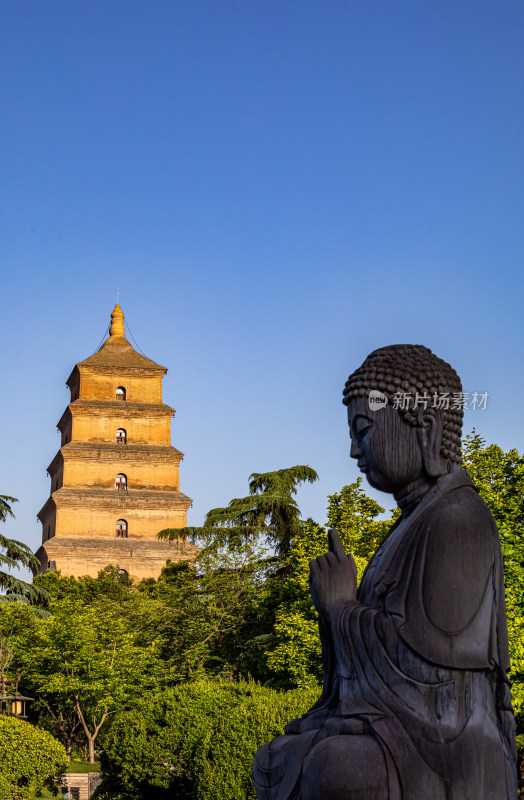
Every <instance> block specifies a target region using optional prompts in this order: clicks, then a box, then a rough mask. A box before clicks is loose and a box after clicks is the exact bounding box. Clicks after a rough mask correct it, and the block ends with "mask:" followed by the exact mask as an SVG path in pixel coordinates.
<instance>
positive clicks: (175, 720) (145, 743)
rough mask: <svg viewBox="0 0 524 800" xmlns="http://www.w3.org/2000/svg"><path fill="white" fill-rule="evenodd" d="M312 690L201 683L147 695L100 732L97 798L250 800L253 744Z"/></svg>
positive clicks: (304, 703)
mask: <svg viewBox="0 0 524 800" xmlns="http://www.w3.org/2000/svg"><path fill="white" fill-rule="evenodd" d="M318 694H319V690H318V689H314V690H301V691H290V692H278V691H276V690H274V689H268V688H264V687H261V686H258V685H257V684H254V683H245V682H242V683H234V684H226V683H216V682H211V681H201V682H197V683H193V684H185V685H182V686H178V687H175V688H174V689H171V690H168V691H166V692H165V693H164V694H162V695H156V696H154V697H151V698H149V699H148V700H145V701H144V703H143V705H142V706H141V707H140V709H134V710H132V711H128V712H125V713H123V714H121V715H119V716H118V717H116V718H115V720H114V721H113V724H112V725H111V728H110V730H109V731H108V733H107V734H106V735H105V737H104V742H103V744H104V748H105V753H104V755H103V756H102V773H103V775H104V781H103V784H102V787H101V789H100V792H99V796H100V797H101V798H102V797H104V796H106V797H113V798H116V797H119V798H121V799H122V800H161V799H162V798H177V800H182V799H187V800H217V798H220V800H247V798H249V800H251V799H252V798H255V793H254V789H253V786H252V782H251V766H252V763H253V758H254V755H255V753H256V751H257V749H258V748H259V747H260V746H261V745H262V744H264V742H267V741H269V740H270V739H273V738H274V737H275V736H278V735H279V734H281V733H282V732H283V728H284V725H285V724H286V723H287V722H289V720H291V719H293V718H294V717H297V716H300V715H301V714H303V713H304V712H305V711H307V710H308V708H310V707H311V705H312V704H313V703H314V701H315V700H316V698H317V696H318Z"/></svg>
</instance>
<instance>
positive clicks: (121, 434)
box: [116, 428, 127, 444]
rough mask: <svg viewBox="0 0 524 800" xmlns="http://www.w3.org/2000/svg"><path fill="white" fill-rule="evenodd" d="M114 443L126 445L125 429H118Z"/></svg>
mask: <svg viewBox="0 0 524 800" xmlns="http://www.w3.org/2000/svg"><path fill="white" fill-rule="evenodd" d="M116 443H117V444H126V443H127V431H126V429H125V428H119V429H118V430H117V432H116Z"/></svg>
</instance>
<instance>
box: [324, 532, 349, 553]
mask: <svg viewBox="0 0 524 800" xmlns="http://www.w3.org/2000/svg"><path fill="white" fill-rule="evenodd" d="M328 550H329V552H330V553H334V554H335V555H336V557H337V558H338V560H339V561H343V560H346V558H347V555H346V551H345V550H344V545H343V544H342V541H341V539H340V536H339V535H338V531H337V529H336V528H328Z"/></svg>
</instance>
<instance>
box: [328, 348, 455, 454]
mask: <svg viewBox="0 0 524 800" xmlns="http://www.w3.org/2000/svg"><path fill="white" fill-rule="evenodd" d="M373 389H376V390H378V391H379V392H382V393H383V394H385V395H386V396H387V398H388V403H390V404H392V402H393V399H394V396H395V395H397V396H398V393H400V394H401V395H403V396H407V395H410V397H411V402H410V404H409V405H408V407H407V408H402V407H399V408H398V410H399V413H400V414H402V415H403V417H404V419H405V420H406V421H407V422H409V424H410V425H417V424H418V421H417V411H418V409H414V402H415V399H416V397H417V394H418V397H419V400H420V398H421V397H422V396H423V395H426V396H429V398H430V400H429V402H428V408H429V407H431V406H433V407H438V408H439V410H440V413H441V414H442V422H443V433H442V445H441V449H440V452H441V453H442V455H443V456H444V457H445V458H447V459H449V460H450V461H453V462H455V463H458V464H460V463H462V455H461V451H460V441H461V433H462V418H463V408H462V405H461V403H460V399H459V398H461V397H462V384H461V382H460V378H459V376H458V375H457V373H456V372H455V370H454V369H453V367H452V366H450V365H449V364H448V363H447V362H446V361H443V360H442V359H441V358H439V357H438V356H436V355H434V354H433V353H432V352H431V350H429V349H428V348H427V347H424V346H423V345H421V344H393V345H390V346H389V347H381V348H380V349H379V350H374V351H373V352H372V353H370V355H369V356H368V357H367V358H366V360H365V361H364V363H363V364H362V366H361V367H359V368H358V369H357V370H355V372H353V374H352V375H350V376H349V378H348V379H347V381H346V385H345V388H344V400H343V402H344V404H345V405H349V403H350V401H351V400H352V399H353V398H354V397H367V396H368V395H369V392H370V391H372V390H373ZM443 395H447V400H445V399H444V400H441V398H442V396H443ZM446 405H448V407H447V408H446Z"/></svg>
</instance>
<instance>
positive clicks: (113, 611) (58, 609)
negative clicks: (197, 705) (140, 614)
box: [18, 598, 161, 763]
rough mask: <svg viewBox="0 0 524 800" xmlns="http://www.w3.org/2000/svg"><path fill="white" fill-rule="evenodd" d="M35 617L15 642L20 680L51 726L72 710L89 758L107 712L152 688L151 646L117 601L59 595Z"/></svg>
mask: <svg viewBox="0 0 524 800" xmlns="http://www.w3.org/2000/svg"><path fill="white" fill-rule="evenodd" d="M51 611H52V614H51V615H50V616H49V617H48V618H47V619H38V620H36V624H34V625H33V628H32V630H31V631H27V635H26V637H25V638H24V641H23V642H20V644H19V647H18V660H19V663H20V665H21V668H22V672H23V674H24V677H25V680H26V681H27V682H28V684H29V686H30V687H31V689H32V691H33V692H34V693H35V696H36V697H37V699H38V702H39V703H40V705H41V706H42V707H44V708H46V709H47V711H48V712H49V714H50V715H51V716H52V717H53V718H54V720H55V722H56V723H57V725H58V726H59V727H60V724H63V725H66V724H68V723H67V720H71V718H72V716H73V715H72V712H74V714H76V716H77V717H78V720H79V721H80V723H81V725H82V728H83V731H84V734H85V737H86V739H87V742H88V747H89V760H90V762H91V763H94V760H95V742H96V739H97V736H98V734H99V732H100V730H101V728H102V726H103V725H104V723H105V721H106V720H107V718H108V717H109V716H110V715H113V714H115V713H116V712H117V711H119V710H120V709H123V708H125V707H126V706H127V705H129V704H132V703H133V702H135V703H136V702H139V699H140V697H141V696H143V695H144V694H145V693H147V692H149V691H152V690H153V689H156V688H157V687H158V672H159V670H161V664H160V662H159V660H158V658H157V654H156V652H155V647H154V646H153V645H150V646H148V647H141V646H140V645H138V644H137V643H136V638H137V637H136V633H135V632H134V631H133V630H132V629H130V626H129V624H128V621H127V619H126V617H125V614H124V613H122V609H121V606H120V604H119V603H115V602H113V601H111V600H110V599H109V600H108V599H107V598H98V599H97V600H96V601H94V602H93V603H91V604H89V605H86V604H85V603H83V602H82V601H79V600H70V599H62V600H60V601H57V602H55V603H53V604H52V606H51Z"/></svg>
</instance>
